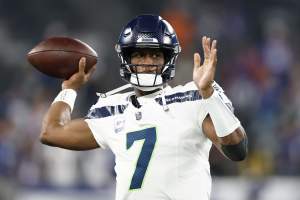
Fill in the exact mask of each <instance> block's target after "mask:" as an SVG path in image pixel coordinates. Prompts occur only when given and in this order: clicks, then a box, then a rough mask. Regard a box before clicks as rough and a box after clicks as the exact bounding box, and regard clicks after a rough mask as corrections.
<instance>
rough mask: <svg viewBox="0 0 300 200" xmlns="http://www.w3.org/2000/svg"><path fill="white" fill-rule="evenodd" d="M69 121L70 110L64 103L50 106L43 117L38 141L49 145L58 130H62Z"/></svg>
mask: <svg viewBox="0 0 300 200" xmlns="http://www.w3.org/2000/svg"><path fill="white" fill-rule="evenodd" d="M70 120H71V108H70V106H69V105H68V104H66V103H64V102H56V103H54V104H52V105H51V106H50V108H49V110H48V112H47V113H46V115H45V116H44V119H43V124H42V129H41V135H40V140H41V142H42V143H45V144H48V145H51V141H52V139H51V138H53V137H55V135H53V134H57V132H58V129H60V128H62V127H63V126H64V125H65V124H67V123H68V122H69V121H70Z"/></svg>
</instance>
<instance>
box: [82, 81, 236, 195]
mask: <svg viewBox="0 0 300 200" xmlns="http://www.w3.org/2000/svg"><path fill="white" fill-rule="evenodd" d="M218 89H219V91H220V92H222V93H223V90H222V89H221V88H218ZM133 94H134V93H132V92H131V93H124V94H115V95H112V96H108V97H106V98H101V97H100V98H99V100H98V102H97V103H96V104H95V105H93V106H92V107H91V109H90V111H89V113H88V115H87V117H86V120H85V121H86V122H87V123H88V126H89V128H90V129H91V131H92V133H93V135H94V137H95V139H96V141H97V143H98V144H99V146H100V147H101V148H107V147H108V148H110V149H111V150H112V151H113V153H114V154H115V159H116V165H115V171H116V175H117V177H116V180H117V186H116V200H186V199H188V200H208V199H209V198H210V191H211V176H210V166H209V162H208V157H209V151H210V148H211V145H212V143H211V141H210V140H209V139H208V138H207V137H206V136H205V135H204V134H203V132H202V122H203V120H204V118H205V117H206V115H207V112H205V109H203V105H202V100H201V96H200V95H199V92H198V90H197V88H196V86H195V84H194V83H193V82H190V83H188V84H186V85H184V86H177V87H175V88H171V87H169V86H168V87H166V88H165V89H164V93H162V92H161V91H159V92H156V93H153V94H150V95H147V96H142V97H139V98H138V102H139V103H140V104H141V107H140V108H139V109H138V108H136V107H134V106H133V104H132V103H131V101H130V98H129V97H130V96H131V95H133ZM162 95H164V96H165V100H166V104H167V107H168V110H167V111H164V109H163V106H162V105H163V98H162ZM228 101H229V100H228ZM229 102H230V101H229Z"/></svg>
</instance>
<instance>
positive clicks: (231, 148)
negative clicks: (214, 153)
mask: <svg viewBox="0 0 300 200" xmlns="http://www.w3.org/2000/svg"><path fill="white" fill-rule="evenodd" d="M219 142H220V150H221V151H222V152H223V153H224V155H225V156H226V157H228V158H229V159H230V160H232V161H242V160H244V159H245V158H246V156H247V153H248V139H247V135H246V133H245V131H244V129H243V128H242V127H239V128H237V129H236V130H235V131H234V132H233V133H231V134H229V135H227V136H225V137H222V138H219Z"/></svg>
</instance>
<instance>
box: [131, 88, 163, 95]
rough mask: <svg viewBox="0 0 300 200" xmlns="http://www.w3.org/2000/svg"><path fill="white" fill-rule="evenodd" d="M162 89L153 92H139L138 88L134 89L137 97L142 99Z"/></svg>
mask: <svg viewBox="0 0 300 200" xmlns="http://www.w3.org/2000/svg"><path fill="white" fill-rule="evenodd" d="M160 89H161V88H157V89H155V90H151V91H143V90H139V89H137V88H134V92H135V94H136V96H137V97H141V96H145V95H149V94H152V93H154V92H157V91H158V90H160Z"/></svg>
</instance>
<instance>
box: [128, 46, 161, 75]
mask: <svg viewBox="0 0 300 200" xmlns="http://www.w3.org/2000/svg"><path fill="white" fill-rule="evenodd" d="M164 62H165V58H164V54H163V52H162V51H160V50H159V49H140V50H139V51H135V52H133V53H132V54H131V64H134V65H137V67H133V68H132V71H133V72H136V73H157V72H159V73H161V71H162V66H163V64H164ZM139 64H141V65H158V67H157V66H138V65H139Z"/></svg>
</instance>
